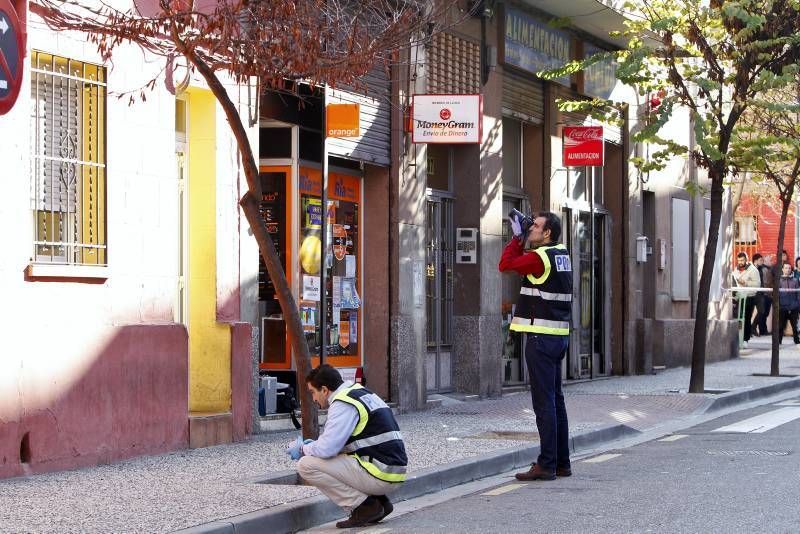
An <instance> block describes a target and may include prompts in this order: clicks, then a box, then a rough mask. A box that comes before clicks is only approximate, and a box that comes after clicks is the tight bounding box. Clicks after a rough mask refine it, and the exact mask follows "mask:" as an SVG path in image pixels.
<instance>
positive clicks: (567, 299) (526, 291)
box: [519, 287, 572, 302]
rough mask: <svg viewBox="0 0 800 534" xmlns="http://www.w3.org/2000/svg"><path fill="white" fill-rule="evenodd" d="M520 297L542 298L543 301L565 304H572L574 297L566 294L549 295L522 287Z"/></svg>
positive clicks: (531, 288)
mask: <svg viewBox="0 0 800 534" xmlns="http://www.w3.org/2000/svg"><path fill="white" fill-rule="evenodd" d="M519 293H520V295H528V296H530V297H541V298H542V299H543V300H560V301H563V302H572V295H568V294H566V293H547V292H545V291H539V290H538V289H536V288H533V287H522V288H520V290H519Z"/></svg>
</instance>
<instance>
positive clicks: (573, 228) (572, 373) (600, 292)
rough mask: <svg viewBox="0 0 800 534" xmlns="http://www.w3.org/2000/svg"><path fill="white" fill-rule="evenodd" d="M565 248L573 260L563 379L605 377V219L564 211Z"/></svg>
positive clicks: (607, 303) (607, 308) (594, 214)
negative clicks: (565, 377) (565, 363)
mask: <svg viewBox="0 0 800 534" xmlns="http://www.w3.org/2000/svg"><path fill="white" fill-rule="evenodd" d="M562 220H563V228H562V230H563V232H564V240H565V244H566V245H567V247H568V248H569V250H570V254H571V255H572V258H573V265H574V266H575V267H576V268H575V269H574V270H573V279H572V286H573V287H572V292H573V301H572V302H573V308H572V311H573V314H572V315H573V318H572V324H573V330H572V333H571V337H570V349H569V355H568V364H567V369H566V374H567V378H570V379H587V378H596V377H598V376H605V375H608V374H609V371H610V368H609V367H610V366H609V365H608V358H609V353H610V350H609V343H610V339H609V337H608V327H609V324H608V320H607V318H608V317H609V314H610V300H609V299H610V295H609V293H610V292H609V287H610V281H609V274H608V272H607V269H606V265H607V263H608V261H607V259H606V257H607V250H608V244H609V242H610V237H609V235H608V230H609V228H608V215H607V214H606V213H604V212H590V211H585V210H582V209H570V208H567V209H564V211H563V217H562Z"/></svg>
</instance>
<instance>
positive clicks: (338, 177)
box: [298, 167, 361, 366]
mask: <svg viewBox="0 0 800 534" xmlns="http://www.w3.org/2000/svg"><path fill="white" fill-rule="evenodd" d="M299 192H300V196H299V202H300V205H299V210H300V240H299V243H300V251H299V254H298V260H299V263H300V302H299V305H300V317H301V320H302V323H303V330H304V331H305V332H306V340H307V341H308V346H309V351H310V353H311V355H312V356H318V355H319V353H320V348H321V346H322V343H323V342H324V343H325V344H326V352H327V354H328V357H329V359H328V362H329V363H331V364H333V365H338V366H349V365H360V362H361V357H360V347H359V343H358V339H359V328H360V326H361V317H360V311H361V298H360V294H361V287H360V272H359V270H360V266H359V264H360V261H361V253H360V249H359V239H360V228H359V219H360V213H359V210H360V195H361V185H360V180H359V178H357V177H354V176H349V175H345V174H340V173H335V172H331V173H329V176H328V206H327V223H326V228H327V232H326V242H327V254H326V255H325V257H326V261H325V269H326V271H325V281H326V282H325V285H326V288H325V291H326V299H327V310H325V313H326V316H325V317H326V332H325V334H324V335H323V333H322V332H321V331H320V313H321V306H320V302H321V298H320V297H321V291H322V288H321V287H320V286H321V282H320V279H321V277H320V270H321V268H322V253H321V239H320V237H321V234H320V232H321V223H322V217H323V210H322V197H321V192H322V181H321V174H320V171H319V170H318V169H311V168H306V167H301V168H300V179H299Z"/></svg>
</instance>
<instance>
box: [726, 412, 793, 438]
mask: <svg viewBox="0 0 800 534" xmlns="http://www.w3.org/2000/svg"><path fill="white" fill-rule="evenodd" d="M797 418H800V407H791V408H781V409H779V410H773V411H771V412H767V413H764V414H761V415H757V416H755V417H750V418H749V419H745V420H744V421H739V422H738V423H733V424H732V425H727V426H723V427H720V428H717V429H714V430H713V432H739V433H744V434H763V433H764V432H766V431H767V430H772V429H773V428H775V427H778V426H781V425H783V424H786V423H788V422H789V421H794V420H795V419H797Z"/></svg>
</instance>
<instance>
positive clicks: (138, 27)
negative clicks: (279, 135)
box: [30, 0, 458, 438]
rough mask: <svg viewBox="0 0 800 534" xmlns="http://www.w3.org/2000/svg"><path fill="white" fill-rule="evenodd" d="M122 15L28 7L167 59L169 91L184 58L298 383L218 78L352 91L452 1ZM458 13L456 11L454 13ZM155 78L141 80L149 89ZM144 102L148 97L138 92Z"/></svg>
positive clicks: (269, 249) (291, 304) (308, 412)
mask: <svg viewBox="0 0 800 534" xmlns="http://www.w3.org/2000/svg"><path fill="white" fill-rule="evenodd" d="M131 7H133V6H131V4H127V5H126V6H125V8H116V7H114V5H113V3H106V2H99V1H93V0H86V1H85V2H84V1H81V0H32V1H31V4H30V11H31V12H32V13H34V14H35V15H37V16H38V17H40V18H41V19H42V20H43V21H44V22H45V23H46V24H47V25H48V26H49V27H50V28H52V29H53V30H57V31H64V30H70V31H76V32H82V33H84V34H86V35H87V36H88V39H89V40H90V42H92V43H94V44H95V45H96V46H97V49H98V51H99V52H100V55H101V56H102V58H103V59H104V60H110V59H111V58H112V56H113V54H114V51H115V50H116V49H117V48H118V47H119V46H120V45H123V44H127V43H131V44H134V45H137V46H139V47H140V48H141V49H142V50H143V51H144V52H145V53H147V54H149V55H151V56H157V57H161V58H163V60H164V62H165V71H166V72H167V76H168V80H167V83H168V85H171V84H173V85H174V82H173V80H172V76H171V75H172V72H173V67H172V66H173V64H174V60H175V58H178V57H183V58H185V60H186V62H187V64H188V65H189V69H190V71H191V73H194V74H197V75H199V76H200V77H201V78H202V79H203V80H204V81H205V83H206V84H207V85H208V88H209V89H210V90H211V91H212V93H213V94H214V97H215V98H216V100H217V102H218V103H219V105H220V106H221V108H222V110H223V112H224V113H225V116H226V118H227V120H228V124H229V125H230V128H231V131H232V133H233V136H234V138H235V139H236V142H237V145H238V150H239V156H240V160H241V164H242V169H243V171H244V176H245V178H246V181H247V192H245V193H244V195H243V197H242V198H241V200H240V202H239V204H240V206H241V208H242V211H243V213H244V215H245V217H246V219H247V221H248V223H249V225H250V228H251V229H252V231H253V235H254V236H255V239H256V241H257V243H258V247H259V250H260V252H261V255H262V257H263V259H264V263H265V264H266V267H267V271H268V274H269V277H270V278H271V280H272V282H273V284H274V287H275V292H276V296H277V299H278V302H279V303H280V307H281V310H282V312H283V316H284V319H285V321H286V324H287V330H288V337H289V343H290V345H291V348H292V352H293V354H294V360H295V366H296V369H297V373H298V383H299V384H304V383H305V376H306V375H307V374H308V372H309V371H310V365H311V364H310V357H309V350H308V345H307V342H306V337H305V335H304V333H303V326H302V323H301V320H300V315H299V312H298V308H297V303H296V302H295V299H294V297H293V295H292V292H291V289H290V287H289V284H288V283H287V280H286V275H285V273H284V271H283V267H282V266H281V263H280V260H279V257H278V255H277V252H276V250H275V247H274V245H273V242H272V238H271V237H270V234H269V233H268V232H267V229H266V226H265V224H264V221H263V219H262V218H261V217H260V214H259V199H260V198H261V185H260V181H259V179H258V165H257V162H256V159H255V156H254V154H253V150H252V148H251V146H250V143H249V141H248V138H247V130H246V128H245V126H244V123H243V121H242V117H241V116H240V115H239V113H238V110H237V107H236V105H235V104H234V102H233V101H232V100H231V98H230V96H229V94H228V91H227V89H226V88H225V86H224V85H223V82H222V78H221V76H226V77H228V78H229V79H232V80H233V81H235V82H236V83H239V84H247V83H252V80H257V82H258V85H259V86H260V88H261V90H277V91H296V90H297V87H298V86H299V84H298V83H297V82H303V83H306V84H308V85H310V86H311V87H316V86H321V85H329V86H337V85H343V84H344V85H349V86H354V87H356V88H358V87H359V78H360V77H361V76H363V75H364V74H366V73H367V72H369V71H370V70H372V69H373V68H380V67H383V68H387V69H388V68H389V67H390V66H391V64H392V62H393V61H395V60H396V58H398V57H400V56H402V51H403V50H404V49H407V48H408V47H409V46H412V45H414V44H418V43H419V42H421V41H423V40H424V39H428V38H430V36H431V34H432V33H434V32H435V31H437V27H439V26H440V25H442V24H443V23H446V21H448V16H449V14H450V13H451V11H450V8H451V7H452V2H449V1H445V2H437V3H433V2H428V1H425V0H219V1H216V0H137V1H136V4H135V7H136V9H131ZM457 14H458V12H457V11H456V15H457ZM154 84H155V80H143V81H142V87H143V88H144V87H150V88H152V87H153V86H154ZM141 96H142V97H143V98H144V97H145V95H144V92H143V93H142V94H141ZM299 390H300V391H299V392H300V395H301V410H302V421H303V435H304V437H311V438H315V437H316V436H317V435H318V433H319V423H318V420H317V416H316V415H317V414H316V407H315V405H314V402H313V400H312V399H311V396H310V395H309V393H308V391H307V389H306V388H305V387H300V388H299Z"/></svg>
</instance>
